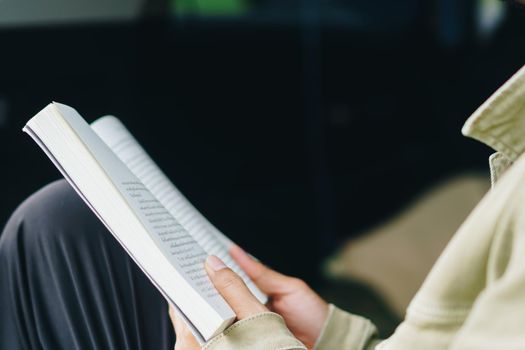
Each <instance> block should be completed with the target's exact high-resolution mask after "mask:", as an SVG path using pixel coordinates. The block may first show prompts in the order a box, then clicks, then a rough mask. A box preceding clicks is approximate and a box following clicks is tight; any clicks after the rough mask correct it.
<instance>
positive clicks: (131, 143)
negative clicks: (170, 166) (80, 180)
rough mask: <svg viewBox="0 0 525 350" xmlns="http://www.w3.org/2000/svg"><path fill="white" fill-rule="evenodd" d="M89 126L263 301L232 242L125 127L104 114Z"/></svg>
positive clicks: (199, 241) (262, 295)
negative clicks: (234, 256) (233, 254)
mask: <svg viewBox="0 0 525 350" xmlns="http://www.w3.org/2000/svg"><path fill="white" fill-rule="evenodd" d="M91 127H92V128H93V130H94V131H95V132H96V133H97V134H98V135H99V136H100V137H101V138H102V140H104V142H106V144H107V145H108V146H109V148H111V150H113V152H114V153H115V154H116V155H117V156H118V157H119V158H120V159H121V160H122V162H123V163H124V164H126V165H127V166H128V168H129V169H130V170H131V171H132V172H133V173H134V174H135V176H137V177H138V178H139V179H140V180H141V181H142V182H143V183H144V185H145V186H146V187H147V188H148V189H149V190H150V191H151V193H152V194H153V195H154V196H155V197H156V198H157V199H158V200H159V202H160V203H161V204H162V205H163V206H164V207H165V208H166V209H167V210H168V211H169V212H170V213H171V214H172V215H173V217H175V218H176V219H177V220H178V221H179V222H180V223H181V225H182V226H183V227H184V228H185V229H186V230H188V231H189V233H190V234H191V235H192V236H193V238H194V239H195V240H196V241H197V242H198V243H199V244H200V245H201V247H203V248H204V250H205V251H206V252H207V253H208V254H210V255H216V256H218V257H219V258H220V259H221V260H223V261H224V262H225V263H226V265H228V266H229V267H230V268H231V269H232V270H233V271H235V272H236V273H237V274H238V275H240V276H241V278H243V280H244V281H245V283H246V284H247V286H248V287H249V288H250V290H251V291H252V292H253V294H254V295H255V296H256V297H257V298H258V299H259V300H260V301H261V302H263V303H265V302H266V301H267V297H266V296H265V295H264V293H262V292H261V291H260V290H259V289H258V288H257V287H256V286H255V284H254V283H253V281H251V280H250V279H249V277H248V276H247V275H246V274H245V272H244V271H243V270H242V269H241V268H240V267H239V266H238V265H237V264H236V263H235V261H234V260H233V259H232V258H231V256H230V254H229V253H228V249H229V247H230V246H231V245H232V244H233V242H232V241H231V240H230V239H228V238H227V237H226V236H225V235H224V234H223V233H221V232H220V231H219V230H218V229H217V228H215V226H213V225H212V224H211V223H210V222H209V221H208V220H207V219H206V218H205V217H204V215H202V214H201V213H200V212H199V211H198V210H197V209H196V208H195V207H194V206H193V205H192V204H191V203H190V201H189V200H188V199H187V198H186V197H184V195H183V194H182V193H181V192H180V191H179V190H178V189H177V188H176V187H175V185H174V184H173V183H172V182H171V181H170V180H169V179H168V177H167V176H166V175H165V174H164V173H163V172H162V170H160V168H159V167H158V166H157V165H156V164H155V162H154V161H153V160H152V159H151V157H150V156H149V155H148V154H147V153H146V151H145V150H144V149H143V148H142V146H141V145H140V144H139V143H138V141H137V140H136V139H135V138H134V137H133V135H131V133H130V132H129V131H128V130H127V129H126V127H125V126H124V125H123V124H122V123H121V122H120V121H119V120H118V119H117V118H115V117H112V116H106V117H102V118H100V119H98V120H96V121H95V122H94V123H92V124H91Z"/></svg>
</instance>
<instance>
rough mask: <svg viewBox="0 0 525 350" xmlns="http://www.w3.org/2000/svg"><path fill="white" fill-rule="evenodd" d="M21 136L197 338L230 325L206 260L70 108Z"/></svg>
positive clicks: (52, 112)
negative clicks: (35, 145)
mask: <svg viewBox="0 0 525 350" xmlns="http://www.w3.org/2000/svg"><path fill="white" fill-rule="evenodd" d="M24 130H25V131H28V132H29V133H30V134H31V136H32V137H33V138H35V140H36V141H37V142H38V143H39V145H40V146H41V147H42V148H43V149H44V150H45V151H46V153H48V155H49V156H50V158H51V159H52V160H53V162H55V164H57V166H58V167H59V169H60V170H61V171H62V172H63V173H64V175H66V178H67V180H68V181H70V182H72V184H73V187H74V188H75V189H76V190H77V191H79V192H80V193H81V194H82V198H83V199H84V200H85V201H86V202H87V203H88V204H89V205H90V207H91V208H92V209H94V211H95V213H96V214H97V215H98V216H99V218H100V219H101V220H102V222H103V223H104V224H105V225H107V226H108V228H109V229H110V231H111V232H112V233H113V234H114V235H115V237H116V238H117V239H118V240H119V242H120V243H121V244H122V245H123V246H124V247H125V249H126V251H127V252H128V253H129V254H130V255H131V256H132V258H133V259H134V260H135V261H136V262H137V263H138V265H139V266H140V267H141V269H143V271H145V272H146V274H147V275H148V277H149V278H151V279H152V280H153V281H154V283H155V285H156V286H157V287H159V289H160V290H161V292H162V293H163V294H164V295H165V296H167V297H168V300H169V301H171V302H172V303H174V304H176V305H177V306H178V307H179V308H180V310H181V312H182V313H183V315H184V316H186V317H187V319H189V320H190V321H191V323H192V324H193V325H195V326H196V328H197V329H198V330H199V332H200V334H201V335H202V337H203V338H204V339H206V340H207V339H209V338H210V337H212V336H213V335H215V334H217V332H220V331H221V330H222V329H224V327H225V326H227V325H228V324H229V323H231V321H233V319H234V318H235V315H234V313H233V311H232V310H231V308H230V307H229V306H228V305H227V303H226V302H225V301H224V299H222V297H221V296H220V295H219V294H218V293H217V291H216V290H215V288H213V285H212V284H211V281H210V280H209V278H208V276H207V274H206V272H205V270H204V260H205V257H206V255H207V253H206V252H205V251H204V250H203V249H202V248H201V247H200V246H199V244H198V243H197V242H196V241H195V240H194V239H193V237H192V236H191V235H190V234H189V233H188V232H187V231H186V230H185V229H184V228H183V227H182V226H181V225H180V224H179V223H178V222H177V220H176V219H175V218H173V216H172V215H171V214H170V213H169V212H168V211H167V210H166V209H165V208H164V207H163V206H162V205H161V204H160V203H159V202H158V200H157V199H156V198H155V197H154V196H153V195H152V194H151V193H150V192H149V190H148V189H147V188H146V187H145V186H144V185H143V184H142V182H141V181H140V180H139V179H138V178H137V177H136V176H135V175H134V174H133V173H132V172H131V171H130V170H129V169H128V168H127V167H126V165H125V164H123V163H122V162H121V161H120V160H119V159H118V158H117V157H116V156H115V154H114V153H113V152H112V151H111V150H110V149H109V148H108V147H107V145H106V144H105V143H104V142H103V141H102V140H101V139H100V138H99V137H98V136H97V135H96V134H95V133H94V132H93V130H92V129H91V128H90V127H89V125H88V124H86V123H85V121H84V120H83V119H82V118H81V117H80V116H79V115H78V113H77V112H76V111H75V110H74V109H72V108H70V107H67V106H65V105H60V104H56V103H55V104H52V105H49V106H48V107H46V108H45V109H44V110H43V111H41V112H40V113H39V114H37V116H35V117H34V118H32V119H31V120H30V121H29V122H28V123H27V125H26V127H25V128H24ZM124 218H125V219H124ZM155 247H156V248H155ZM159 253H160V254H159ZM175 282H177V283H175Z"/></svg>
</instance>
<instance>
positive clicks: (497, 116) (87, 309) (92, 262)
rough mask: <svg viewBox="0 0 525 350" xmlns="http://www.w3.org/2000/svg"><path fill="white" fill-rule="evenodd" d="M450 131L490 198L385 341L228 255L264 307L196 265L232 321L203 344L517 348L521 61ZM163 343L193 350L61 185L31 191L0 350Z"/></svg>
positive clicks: (286, 281)
mask: <svg viewBox="0 0 525 350" xmlns="http://www.w3.org/2000/svg"><path fill="white" fill-rule="evenodd" d="M463 132H464V134H465V135H467V136H470V137H473V138H476V139H478V140H480V141H483V142H485V143H487V144H488V145H490V146H491V147H493V148H494V149H496V151H497V152H496V153H495V154H493V155H492V156H491V157H490V166H491V172H492V178H493V180H494V186H493V189H492V190H491V191H490V192H489V193H488V194H487V195H486V196H485V197H484V199H483V200H482V201H481V202H480V203H479V205H478V206H477V207H476V208H475V209H474V211H473V212H472V214H471V215H470V216H469V217H468V218H467V220H466V221H465V223H464V224H463V225H462V226H461V228H460V229H459V230H458V232H457V233H456V234H455V236H454V238H453V239H452V240H451V241H450V243H449V245H448V246H447V248H446V249H445V251H444V252H443V254H442V255H441V257H440V258H439V259H438V261H437V262H436V264H435V266H434V267H433V269H432V271H431V272H430V274H429V275H428V277H427V279H426V280H425V282H424V283H423V285H422V287H421V289H420V290H419V292H418V293H417V294H416V296H415V297H414V299H413V300H412V302H411V304H410V306H409V307H408V309H407V313H406V317H405V320H404V321H403V322H402V323H401V324H400V325H399V327H398V328H397V329H396V331H395V333H394V334H393V335H392V336H391V337H390V338H388V339H386V340H381V339H378V337H377V332H376V329H375V327H374V325H373V324H372V323H371V322H370V321H369V320H366V319H364V318H362V317H360V316H357V315H353V314H351V313H347V312H345V311H343V310H340V309H338V308H337V307H336V306H334V305H329V304H327V303H326V302H325V301H323V300H322V299H321V298H320V297H319V296H318V295H317V294H316V293H315V292H314V291H313V290H312V289H311V288H309V287H308V286H307V285H306V284H305V283H304V282H302V281H301V280H298V279H296V278H292V277H288V276H285V275H282V274H280V273H278V272H276V271H273V270H271V269H270V268H268V267H266V266H264V265H263V264H261V263H259V262H257V261H255V260H253V259H252V258H251V257H250V256H249V255H248V254H246V253H245V252H243V250H242V249H241V248H239V247H235V246H234V247H232V248H231V255H232V257H233V258H234V259H235V260H236V261H237V262H238V263H239V265H240V266H241V267H242V268H243V269H244V270H245V271H246V273H247V274H248V275H249V276H250V277H251V278H252V279H253V280H254V281H255V283H256V284H257V285H258V286H259V288H260V289H261V290H262V291H264V292H265V293H267V294H268V296H269V297H270V302H269V303H268V304H267V305H262V304H261V303H259V302H258V301H257V299H256V298H255V297H254V296H253V295H252V294H251V293H250V292H249V290H248V289H247V288H246V286H245V285H244V284H243V282H242V280H241V279H240V278H239V277H238V276H237V275H235V273H233V271H231V270H230V269H229V268H227V267H226V266H225V265H224V264H223V263H222V262H221V261H220V260H218V258H217V257H214V256H210V257H208V259H207V260H206V265H205V266H206V270H207V272H208V274H209V276H210V279H211V281H212V282H213V283H214V285H215V287H216V288H217V290H218V291H219V293H221V295H222V296H223V297H224V298H225V300H226V301H227V302H228V303H229V304H230V306H231V307H232V309H233V310H234V311H235V313H236V315H237V322H235V323H234V324H233V325H231V326H230V327H229V328H227V329H226V330H225V331H224V332H223V333H221V334H219V335H218V336H216V337H214V338H212V339H211V340H210V341H209V342H208V343H207V344H205V345H204V347H203V348H204V349H207V350H223V349H232V350H235V349H254V350H263V349H264V350H277V349H281V350H285V349H288V350H293V349H311V348H314V349H341V350H365V349H377V350H401V349H403V350H412V349H414V350H415V349H418V350H420V349H428V350H433V349H453V350H459V349H461V350H468V349H476V350H483V349H523V348H525V332H523V329H524V328H525V313H524V312H523V309H524V308H525V293H524V292H523V291H524V290H525V222H524V220H525V215H524V214H525V186H524V184H525V156H523V152H524V151H525V137H524V135H525V66H524V67H523V68H522V69H521V70H520V71H518V73H516V74H515V75H514V76H513V77H512V78H511V79H510V80H509V81H508V82H507V83H505V84H504V85H503V86H502V87H501V88H500V89H499V90H498V91H497V92H496V93H495V94H494V95H493V96H492V97H490V98H489V99H488V100H487V102H485V103H484V104H483V105H482V106H481V107H480V108H479V109H478V110H477V111H476V112H475V113H474V114H473V115H472V116H471V117H470V118H469V120H468V121H467V122H466V124H465V126H464V128H463ZM414 263H416V262H414ZM168 314H170V315H171V320H172V324H171V323H170V319H169V316H168ZM173 329H175V333H176V339H175V338H174V334H173ZM173 344H175V349H176V350H192V349H199V348H200V345H199V344H197V342H196V341H195V339H194V338H193V336H192V334H191V332H189V330H188V329H187V328H186V327H185V325H184V323H183V322H181V321H180V320H179V319H177V316H176V315H175V314H174V312H173V310H171V312H169V313H168V306H167V305H166V302H165V301H164V300H163V298H162V296H161V295H160V294H159V292H158V291H157V290H155V288H154V287H153V286H152V285H151V283H150V282H149V281H148V280H147V278H146V277H145V275H144V274H142V272H141V271H140V269H139V268H138V267H137V266H135V264H134V263H133V262H132V261H131V259H130V258H129V257H128V256H127V255H126V253H125V252H124V250H123V249H122V248H121V247H120V246H119V245H118V244H117V242H116V241H115V240H114V239H113V238H112V236H111V235H110V234H109V233H108V232H107V230H106V229H105V228H104V226H103V225H102V224H101V223H100V222H99V220H97V219H96V217H95V216H94V214H93V213H91V211H90V210H89V208H88V207H87V206H86V205H85V204H84V203H83V202H82V201H81V200H80V198H79V197H78V195H77V194H76V193H75V192H74V191H73V190H72V189H71V188H70V186H69V185H68V184H67V183H65V181H63V180H62V181H57V182H54V183H52V184H50V185H48V186H46V187H44V188H43V189H42V190H40V191H38V192H37V193H35V194H34V195H32V196H31V197H30V198H29V199H27V200H26V201H25V202H24V203H23V204H22V205H21V206H20V207H19V208H18V209H17V210H16V211H15V213H14V214H13V215H12V216H11V218H10V219H9V221H8V223H7V225H6V227H5V229H4V231H3V233H2V236H1V237H0V348H1V349H8V350H11V349H15V350H17V349H92V348H95V349H169V348H172V347H173Z"/></svg>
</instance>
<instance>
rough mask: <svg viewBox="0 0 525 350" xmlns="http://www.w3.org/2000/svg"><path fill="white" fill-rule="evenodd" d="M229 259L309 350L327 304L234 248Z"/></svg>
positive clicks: (300, 283) (296, 281)
mask: <svg viewBox="0 0 525 350" xmlns="http://www.w3.org/2000/svg"><path fill="white" fill-rule="evenodd" d="M230 255H231V256H232V257H233V259H234V260H235V261H236V262H237V264H239V266H240V267H241V268H242V269H243V270H244V271H245V272H246V274H247V275H248V276H249V277H250V278H251V279H252V280H253V281H254V282H255V284H256V285H257V287H259V289H260V290H261V291H263V292H264V293H266V294H267V295H268V296H269V297H270V300H269V303H268V307H269V309H270V310H271V311H274V312H276V313H278V314H280V315H281V316H282V317H283V318H284V320H285V321H286V325H287V326H288V328H289V329H290V331H291V332H292V333H293V335H294V336H295V337H296V338H297V339H299V340H300V341H301V342H303V344H304V345H305V346H306V347H308V348H309V349H312V348H313V347H314V345H315V342H316V340H317V338H318V337H319V335H320V333H321V330H322V327H323V325H324V322H325V320H326V317H327V316H328V304H327V303H326V302H325V301H324V300H323V299H321V297H319V295H317V294H316V293H315V292H314V291H313V290H312V289H311V288H310V287H308V285H307V284H306V283H305V282H304V281H302V280H300V279H298V278H293V277H288V276H285V275H283V274H280V273H278V272H276V271H273V270H271V269H269V268H268V267H266V266H264V265H263V264H261V263H260V262H258V261H256V260H254V259H253V258H252V257H251V256H250V255H248V254H247V253H246V252H245V251H244V250H242V249H241V248H240V247H238V246H235V245H234V246H233V247H232V248H231V249H230Z"/></svg>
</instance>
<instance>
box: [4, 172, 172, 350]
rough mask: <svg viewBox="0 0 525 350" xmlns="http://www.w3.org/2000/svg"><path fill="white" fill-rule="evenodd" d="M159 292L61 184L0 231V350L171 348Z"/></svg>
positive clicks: (50, 188)
mask: <svg viewBox="0 0 525 350" xmlns="http://www.w3.org/2000/svg"><path fill="white" fill-rule="evenodd" d="M174 339H175V338H174V333H173V329H172V327H171V325H170V322H169V317H168V306H167V303H166V301H165V300H164V299H163V297H162V296H161V295H160V294H159V292H158V291H157V290H156V289H155V287H154V286H153V285H152V284H151V283H150V282H149V280H148V279H147V278H146V277H145V276H144V274H143V273H142V272H141V271H140V270H139V269H138V268H137V266H135V264H134V263H133V261H132V260H131V259H130V258H129V257H128V256H127V254H126V253H125V251H124V250H123V249H122V248H121V247H120V246H119V245H118V243H117V241H116V240H115V239H114V238H113V237H112V236H111V234H110V233H109V232H108V231H107V229H106V228H105V227H104V226H103V225H102V224H101V223H100V221H99V220H98V219H97V218H96V217H95V215H94V214H93V213H92V212H91V211H90V210H89V208H88V207H87V206H86V205H85V204H84V202H83V201H82V200H81V199H80V197H79V196H78V195H77V194H76V193H75V192H74V190H73V189H72V188H71V187H70V186H69V185H68V184H67V183H66V182H65V181H64V180H61V181H57V182H54V183H52V184H50V185H48V186H46V187H44V188H43V189H42V190H40V191H38V192H37V193H35V194H34V195H32V196H31V197H30V198H28V199H27V200H26V201H25V202H24V203H23V204H22V205H21V206H20V207H19V208H18V209H17V210H16V211H15V213H14V214H13V215H12V217H11V218H10V220H9V221H8V223H7V225H6V227H5V229H4V231H3V233H2V235H1V236H0V349H1V350H11V349H16V350H18V349H148V350H157V349H173V344H174V341H175V340H174Z"/></svg>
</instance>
